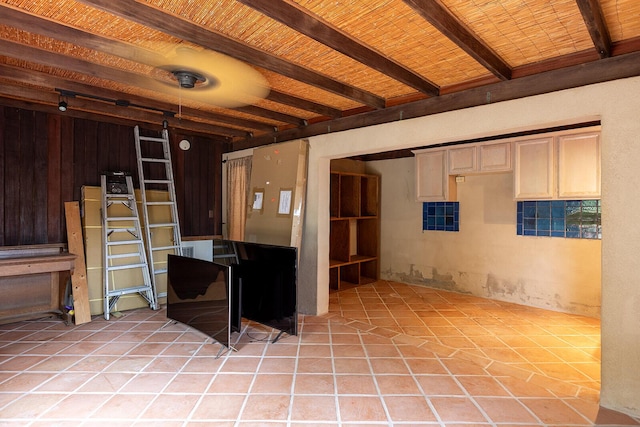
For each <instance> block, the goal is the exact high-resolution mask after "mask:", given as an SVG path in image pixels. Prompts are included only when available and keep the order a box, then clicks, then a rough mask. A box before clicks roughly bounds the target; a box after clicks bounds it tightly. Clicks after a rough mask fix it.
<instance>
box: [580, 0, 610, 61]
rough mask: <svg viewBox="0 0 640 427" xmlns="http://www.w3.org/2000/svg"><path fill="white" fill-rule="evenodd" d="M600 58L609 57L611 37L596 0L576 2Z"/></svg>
mask: <svg viewBox="0 0 640 427" xmlns="http://www.w3.org/2000/svg"><path fill="white" fill-rule="evenodd" d="M576 3H577V4H578V8H579V9H580V13H581V14H582V19H584V23H585V25H586V26H587V30H589V34H590V35H591V40H593V44H594V46H595V48H596V51H597V52H598V55H600V58H608V57H610V56H611V49H612V47H611V36H610V35H609V29H608V28H607V23H606V21H605V20H604V14H603V13H602V8H601V7H600V2H599V1H598V0H576Z"/></svg>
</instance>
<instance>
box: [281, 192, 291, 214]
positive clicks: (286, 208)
mask: <svg viewBox="0 0 640 427" xmlns="http://www.w3.org/2000/svg"><path fill="white" fill-rule="evenodd" d="M292 194H293V190H292V189H290V188H286V189H285V188H282V189H280V199H279V201H278V215H284V216H288V215H291V196H292Z"/></svg>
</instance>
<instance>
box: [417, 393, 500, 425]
mask: <svg viewBox="0 0 640 427" xmlns="http://www.w3.org/2000/svg"><path fill="white" fill-rule="evenodd" d="M429 400H430V401H431V403H432V404H433V407H434V408H435V410H436V413H437V414H438V416H439V417H440V418H441V419H443V420H447V421H451V422H487V421H488V420H487V419H486V418H485V417H484V415H482V412H480V410H479V409H478V408H477V407H476V406H475V405H474V404H473V402H472V401H471V400H470V399H469V398H467V397H431V398H429Z"/></svg>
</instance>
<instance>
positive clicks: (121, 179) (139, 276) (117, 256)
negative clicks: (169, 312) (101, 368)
mask: <svg viewBox="0 0 640 427" xmlns="http://www.w3.org/2000/svg"><path fill="white" fill-rule="evenodd" d="M100 187H101V191H102V209H101V214H102V242H103V245H102V253H103V267H104V268H103V274H104V276H103V283H104V318H105V319H106V320H109V315H110V314H111V311H112V310H113V308H114V306H115V305H116V303H117V302H118V299H120V297H121V296H123V295H129V294H139V295H140V296H142V298H144V299H145V300H146V301H147V302H148V303H149V306H150V307H151V309H153V310H157V308H158V303H157V297H156V291H155V287H154V285H153V282H152V280H151V276H150V274H149V264H148V262H147V255H146V252H145V247H144V241H143V235H142V229H141V226H140V217H139V215H138V207H137V203H136V196H135V190H134V188H133V181H132V179H131V176H130V175H127V174H126V173H124V172H109V173H105V174H103V175H101V176H100ZM123 283H124V285H123Z"/></svg>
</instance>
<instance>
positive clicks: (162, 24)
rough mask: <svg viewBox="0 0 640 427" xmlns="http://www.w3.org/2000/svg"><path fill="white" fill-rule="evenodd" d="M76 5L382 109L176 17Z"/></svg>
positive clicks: (134, 5)
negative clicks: (105, 13)
mask: <svg viewBox="0 0 640 427" xmlns="http://www.w3.org/2000/svg"><path fill="white" fill-rule="evenodd" d="M79 1H80V2H81V3H84V4H87V5H89V6H92V7H96V8H98V9H101V10H104V11H106V12H108V13H111V14H113V15H116V16H119V17H122V18H125V19H128V20H131V21H134V22H137V23H139V24H142V25H144V26H146V27H149V28H153V29H155V30H158V31H160V32H163V33H165V34H169V35H172V36H174V37H177V38H180V39H182V40H186V41H189V42H191V43H195V44H197V45H200V46H203V47H206V48H208V49H211V50H214V51H217V52H220V53H222V54H225V55H229V56H231V57H233V58H236V59H239V60H241V61H244V62H246V63H249V64H252V65H255V66H258V67H262V68H265V69H267V70H271V71H274V72H276V73H278V74H281V75H283V76H287V77H289V78H292V79H295V80H298V81H301V82H304V83H307V84H309V85H312V86H315V87H318V88H320V89H323V90H326V91H329V92H332V93H335V94H337V95H340V96H343V97H345V98H349V99H352V100H355V101H358V102H361V103H363V104H365V105H370V106H372V107H376V108H384V107H385V102H384V99H383V98H381V97H379V96H376V95H374V94H372V93H370V92H367V91H364V90H362V89H359V88H356V87H354V86H350V85H347V84H344V83H341V82H338V81H337V80H333V79H331V78H329V77H327V76H325V75H322V74H319V73H316V72H315V71H312V70H309V69H307V68H304V67H301V66H299V65H296V64H294V63H291V62H288V61H285V60H283V59H281V58H278V57H277V56H274V55H271V54H268V53H266V52H263V51H261V50H259V49H256V48H253V47H251V46H249V45H246V44H244V43H241V42H238V41H235V40H232V39H230V38H228V37H225V36H223V35H221V34H219V33H215V32H213V31H209V30H207V29H205V28H202V27H200V26H198V25H196V24H194V23H192V22H190V21H187V20H185V19H183V18H181V17H179V16H174V15H169V14H167V13H165V12H163V11H161V10H159V9H156V8H154V7H151V6H149V5H146V4H143V3H140V2H136V1H130V0H79Z"/></svg>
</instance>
